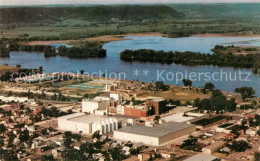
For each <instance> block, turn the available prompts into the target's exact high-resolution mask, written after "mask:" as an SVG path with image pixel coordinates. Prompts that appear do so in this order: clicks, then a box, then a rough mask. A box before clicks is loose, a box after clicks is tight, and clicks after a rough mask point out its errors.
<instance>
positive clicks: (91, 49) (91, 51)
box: [58, 42, 106, 58]
mask: <svg viewBox="0 0 260 161" xmlns="http://www.w3.org/2000/svg"><path fill="white" fill-rule="evenodd" d="M58 54H59V55H61V56H67V57H71V58H89V57H97V58H103V57H106V50H105V49H102V44H101V43H99V42H86V43H85V45H84V46H80V47H71V48H67V47H66V46H60V47H59V49H58Z"/></svg>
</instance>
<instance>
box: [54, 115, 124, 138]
mask: <svg viewBox="0 0 260 161" xmlns="http://www.w3.org/2000/svg"><path fill="white" fill-rule="evenodd" d="M120 123H121V120H120V119H118V118H115V117H106V116H98V115H91V114H90V115H86V114H84V113H74V114H71V115H66V116H62V117H59V118H58V127H59V129H60V130H64V131H71V132H75V133H83V134H93V133H94V132H96V131H100V134H107V133H109V132H112V131H114V130H117V129H118V127H119V124H120Z"/></svg>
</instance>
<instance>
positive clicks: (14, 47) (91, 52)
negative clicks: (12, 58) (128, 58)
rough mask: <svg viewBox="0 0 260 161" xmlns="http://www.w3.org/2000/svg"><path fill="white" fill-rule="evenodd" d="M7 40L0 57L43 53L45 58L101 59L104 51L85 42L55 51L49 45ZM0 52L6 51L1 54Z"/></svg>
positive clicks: (98, 46)
mask: <svg viewBox="0 0 260 161" xmlns="http://www.w3.org/2000/svg"><path fill="white" fill-rule="evenodd" d="M11 41H12V40H9V39H7V40H6V43H5V47H4V49H2V48H0V57H9V52H10V51H25V52H43V53H44V56H45V57H51V56H57V55H60V56H67V57H70V58H90V57H91V58H93V57H96V58H103V57H105V56H106V50H105V49H102V46H103V44H102V43H99V42H85V43H84V44H81V45H79V46H77V47H66V46H60V47H59V48H58V49H56V48H55V47H54V46H51V45H24V44H20V43H16V42H11ZM2 50H4V51H6V52H3V54H1V53H2V52H1V51H2Z"/></svg>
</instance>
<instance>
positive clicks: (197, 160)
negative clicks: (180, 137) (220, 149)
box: [184, 154, 218, 161]
mask: <svg viewBox="0 0 260 161" xmlns="http://www.w3.org/2000/svg"><path fill="white" fill-rule="evenodd" d="M215 159H218V157H216V156H213V155H210V154H196V155H193V156H192V157H190V158H188V159H185V160H184V161H212V160H215Z"/></svg>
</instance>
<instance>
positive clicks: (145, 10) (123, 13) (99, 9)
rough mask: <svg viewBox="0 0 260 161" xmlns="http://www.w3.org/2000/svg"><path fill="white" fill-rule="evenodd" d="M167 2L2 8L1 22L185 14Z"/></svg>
mask: <svg viewBox="0 0 260 161" xmlns="http://www.w3.org/2000/svg"><path fill="white" fill-rule="evenodd" d="M181 16H182V14H181V13H179V12H177V11H176V10H174V9H172V8H171V7H169V6H165V5H149V6H142V5H124V6H89V7H85V6H81V7H18V8H0V22H1V23H5V24H7V23H9V24H10V23H56V22H60V21H61V20H62V19H64V18H65V19H77V18H80V19H82V20H87V21H107V20H112V19H119V20H133V21H138V20H143V19H163V18H172V17H181Z"/></svg>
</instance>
